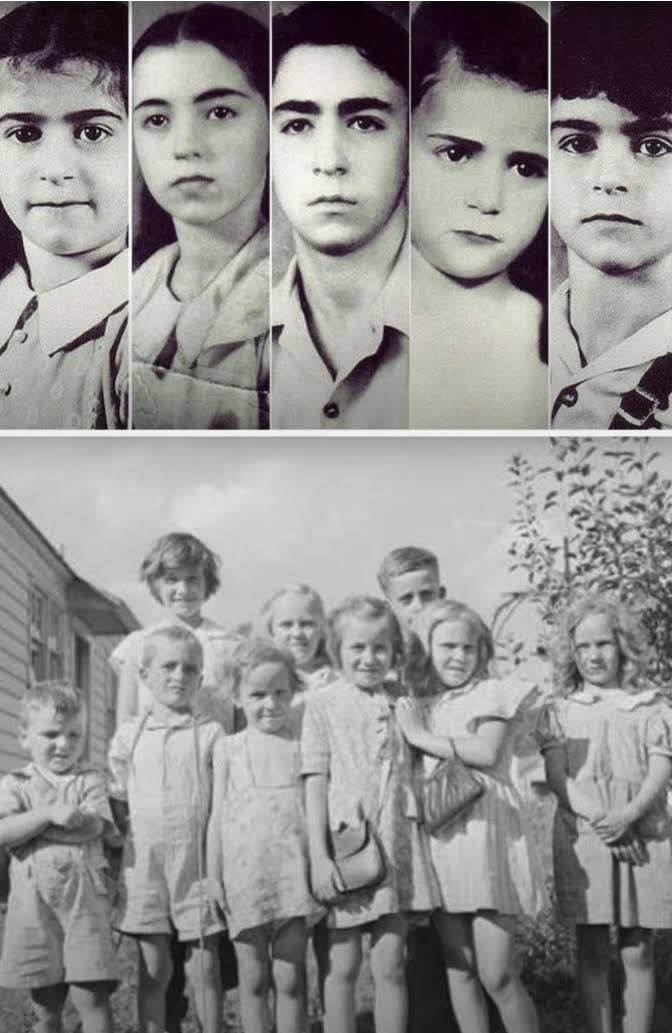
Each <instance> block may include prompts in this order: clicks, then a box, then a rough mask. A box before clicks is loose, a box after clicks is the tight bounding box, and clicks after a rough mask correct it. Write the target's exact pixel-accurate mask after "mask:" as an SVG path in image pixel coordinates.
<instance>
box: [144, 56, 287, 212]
mask: <svg viewBox="0 0 672 1033" xmlns="http://www.w3.org/2000/svg"><path fill="white" fill-rule="evenodd" d="M133 129H134V141H135V149H136V153H137V156H138V161H139V162H140V168H141V170H142V175H143V178H144V180H145V183H146V184H147V187H148V189H149V191H150V193H151V194H152V196H153V197H154V198H155V200H156V201H157V203H158V204H160V205H161V207H162V208H163V209H165V211H167V212H168V213H169V214H170V215H171V216H172V217H173V218H174V219H177V220H178V221H180V222H184V223H186V224H188V225H204V226H209V225H212V224H213V223H215V222H217V221H218V220H220V219H224V218H226V217H227V216H230V215H232V214H233V213H235V212H237V211H238V209H239V208H240V207H241V205H243V204H245V202H246V201H247V202H249V203H250V204H253V205H254V206H255V207H258V206H259V204H260V203H261V197H262V194H263V189H264V183H265V182H266V175H267V157H268V112H267V109H266V104H265V103H264V100H263V98H262V96H261V95H260V94H259V93H257V92H256V90H254V89H253V88H252V86H251V85H250V83H249V82H248V81H247V78H246V76H245V74H244V72H243V71H242V70H241V68H240V67H239V66H238V65H237V64H236V62H235V61H233V60H231V59H230V58H227V57H224V55H223V54H220V52H219V51H218V50H217V49H216V48H215V47H212V46H210V45H209V44H207V43H196V42H191V41H184V42H182V43H177V44H176V45H175V46H170V47H149V48H148V49H147V50H145V51H144V53H142V54H141V55H140V57H139V58H138V60H137V61H136V63H135V66H134V69H133Z"/></svg>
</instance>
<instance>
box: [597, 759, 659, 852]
mask: <svg viewBox="0 0 672 1033" xmlns="http://www.w3.org/2000/svg"><path fill="white" fill-rule="evenodd" d="M671 776H672V757H669V756H667V755H665V754H662V753H653V754H650V755H649V768H648V771H647V773H646V778H645V779H644V781H643V782H642V784H641V786H640V789H639V792H638V793H637V794H636V796H634V797H633V798H632V800H630V802H629V803H628V804H626V805H625V807H617V808H614V809H613V810H610V811H607V813H606V814H604V815H601V816H600V818H599V819H598V820H597V821H595V822H594V826H595V831H596V832H597V834H598V836H599V837H600V839H602V840H603V841H604V842H605V843H614V842H616V841H618V840H619V839H621V837H622V836H623V835H625V834H626V832H627V831H628V829H629V828H630V827H631V826H632V825H634V824H635V823H636V822H638V821H639V819H640V818H643V817H644V815H645V814H646V812H647V811H648V810H649V808H650V807H651V806H652V805H653V804H654V803H655V801H656V798H657V797H658V796H660V794H661V793H662V792H663V790H664V789H665V787H666V786H667V784H668V782H669V781H670V777H671Z"/></svg>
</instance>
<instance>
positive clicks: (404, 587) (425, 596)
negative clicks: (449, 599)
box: [385, 568, 445, 630]
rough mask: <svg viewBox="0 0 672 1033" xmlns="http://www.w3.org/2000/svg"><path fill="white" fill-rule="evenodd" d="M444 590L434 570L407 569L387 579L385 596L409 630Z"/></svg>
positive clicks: (398, 618)
mask: <svg viewBox="0 0 672 1033" xmlns="http://www.w3.org/2000/svg"><path fill="white" fill-rule="evenodd" d="M444 595H445V590H444V588H443V587H442V585H441V584H439V576H438V574H437V573H436V571H434V570H429V569H428V568H423V569H420V570H407V571H406V572H405V573H404V574H397V575H396V577H391V578H389V580H388V584H387V591H386V593H385V597H386V599H387V601H388V603H389V604H390V606H391V608H392V610H393V611H394V615H395V617H396V618H397V620H398V621H399V622H400V623H401V625H402V626H403V627H405V628H408V629H409V630H410V629H411V628H412V627H413V624H414V622H415V619H416V617H417V616H418V614H419V613H421V612H422V610H424V608H425V607H426V606H429V604H430V603H433V602H436V600H437V599H443V597H444Z"/></svg>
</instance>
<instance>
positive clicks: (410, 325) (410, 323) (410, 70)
mask: <svg viewBox="0 0 672 1033" xmlns="http://www.w3.org/2000/svg"><path fill="white" fill-rule="evenodd" d="M407 10H408V25H407V28H408V179H407V188H406V190H407V193H406V206H407V211H406V219H407V225H406V234H407V240H408V382H407V385H406V392H407V403H408V429H409V430H411V428H412V420H411V359H412V355H413V263H412V254H411V247H412V245H411V237H412V229H413V227H412V224H411V196H412V189H413V183H412V180H411V175H412V174H411V95H412V82H413V40H412V35H411V32H412V29H411V26H412V24H413V10H412V7H411V4H410V2H409V4H408V8H407Z"/></svg>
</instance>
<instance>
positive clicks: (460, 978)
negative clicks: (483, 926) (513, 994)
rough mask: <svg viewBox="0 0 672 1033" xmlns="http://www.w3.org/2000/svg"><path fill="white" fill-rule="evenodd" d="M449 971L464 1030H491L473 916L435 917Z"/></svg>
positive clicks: (441, 913)
mask: <svg viewBox="0 0 672 1033" xmlns="http://www.w3.org/2000/svg"><path fill="white" fill-rule="evenodd" d="M432 917H433V920H434V924H435V926H436V931H437V932H438V934H439V939H440V940H441V950H442V953H443V960H444V962H445V965H446V971H447V973H448V987H449V989H450V1000H451V1003H452V1005H453V1011H454V1013H455V1018H456V1019H457V1024H458V1026H459V1027H460V1029H461V1030H462V1033H488V1030H489V1028H490V1024H489V1021H488V1004H487V1001H486V999H485V994H484V993H483V987H482V986H481V981H480V979H479V978H478V971H477V969H476V950H475V947H474V938H473V933H472V928H471V925H472V919H473V916H472V915H466V914H463V915H449V914H448V913H447V912H446V911H437V912H436V913H435V914H434V915H433V916H432Z"/></svg>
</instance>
